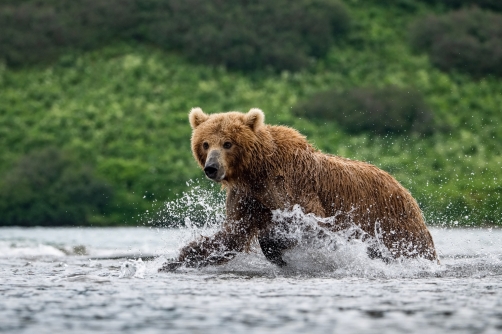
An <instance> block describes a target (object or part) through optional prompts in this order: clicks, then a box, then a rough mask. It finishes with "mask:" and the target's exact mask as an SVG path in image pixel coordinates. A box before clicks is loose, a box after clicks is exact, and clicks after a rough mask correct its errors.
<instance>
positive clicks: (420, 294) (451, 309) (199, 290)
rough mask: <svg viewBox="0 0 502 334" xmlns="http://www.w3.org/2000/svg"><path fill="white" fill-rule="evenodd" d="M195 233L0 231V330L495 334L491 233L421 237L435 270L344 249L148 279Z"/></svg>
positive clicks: (500, 264)
mask: <svg viewBox="0 0 502 334" xmlns="http://www.w3.org/2000/svg"><path fill="white" fill-rule="evenodd" d="M202 232H207V233H210V232H211V231H200V230H194V229H189V228H185V229H155V228H146V227H141V228H140V227H138V228H31V229H24V228H1V229H0V332H5V333H51V334H54V333H67V332H75V333H93V332H105V333H161V332H162V333H306V332H308V333H335V332H336V333H345V334H349V333H501V332H502V230H500V229H495V228H494V229H441V228H433V229H431V232H432V234H433V237H434V240H435V242H436V246H437V249H438V251H439V254H440V257H441V264H440V265H437V264H431V263H428V262H421V261H419V260H407V261H402V262H396V263H391V264H385V263H383V262H382V261H380V260H370V259H368V258H367V256H366V253H365V251H363V250H362V249H361V247H360V245H357V244H347V245H346V246H347V247H345V248H344V249H342V250H338V251H337V252H335V253H336V254H332V256H326V254H324V253H323V254H316V253H315V252H312V253H309V251H305V250H302V252H301V254H300V255H303V256H298V254H296V255H295V254H291V255H290V258H291V259H293V260H294V259H297V262H298V263H297V265H295V266H292V267H287V268H284V269H279V268H277V267H275V266H274V265H271V264H270V263H268V262H267V261H266V260H265V258H264V256H263V255H262V254H261V252H260V251H259V249H258V248H255V249H254V250H253V251H252V252H251V253H249V254H242V255H239V256H238V257H237V258H235V259H234V260H232V261H231V262H230V263H228V264H226V265H223V266H219V267H208V268H204V269H183V268H180V269H178V270H177V271H176V272H170V273H158V272H157V269H158V268H159V267H160V266H161V265H162V263H163V262H164V261H165V259H166V257H167V258H169V257H172V256H175V255H176V252H177V250H178V249H179V247H180V246H181V245H183V244H184V243H185V242H186V241H187V240H190V239H191V238H193V237H194V233H195V234H197V233H202ZM295 256H296V257H295ZM139 258H141V259H142V261H137V259H139ZM127 259H134V261H131V260H127ZM126 264H127V265H128V266H127V267H126ZM134 270H135V271H134Z"/></svg>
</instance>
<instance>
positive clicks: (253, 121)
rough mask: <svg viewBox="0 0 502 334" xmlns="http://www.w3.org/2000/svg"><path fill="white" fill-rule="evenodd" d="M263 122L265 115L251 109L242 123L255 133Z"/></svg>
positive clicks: (256, 109)
mask: <svg viewBox="0 0 502 334" xmlns="http://www.w3.org/2000/svg"><path fill="white" fill-rule="evenodd" d="M264 122H265V114H263V111H261V110H260V109H258V108H252V109H251V110H249V111H248V113H247V114H246V116H245V117H244V123H246V125H247V126H249V127H250V128H251V130H253V131H255V130H256V129H258V128H259V127H260V126H262V125H263V124H264Z"/></svg>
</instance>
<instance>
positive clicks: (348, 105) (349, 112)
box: [293, 86, 434, 135]
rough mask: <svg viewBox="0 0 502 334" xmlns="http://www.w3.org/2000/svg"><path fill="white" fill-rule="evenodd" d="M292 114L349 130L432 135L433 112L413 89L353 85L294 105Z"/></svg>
mask: <svg viewBox="0 0 502 334" xmlns="http://www.w3.org/2000/svg"><path fill="white" fill-rule="evenodd" d="M293 114H294V115H297V116H300V117H307V118H310V119H313V120H318V121H319V120H321V121H336V123H338V124H339V125H340V126H341V127H342V128H343V129H344V130H345V131H347V132H348V133H353V134H356V133H362V132H366V133H374V134H380V135H385V134H399V133H402V134H404V133H414V134H431V133H432V132H433V130H434V129H433V127H434V123H433V114H432V113H431V111H430V110H429V108H428V107H427V105H426V104H425V102H424V100H423V97H422V95H421V94H420V92H419V91H417V90H415V89H413V88H399V87H395V86H388V87H383V88H376V89H375V88H359V87H358V88H353V89H351V90H349V91H347V92H339V91H326V92H321V93H318V94H315V95H314V96H312V97H311V98H310V99H308V100H307V101H304V102H302V103H300V104H298V105H296V106H295V107H294V108H293Z"/></svg>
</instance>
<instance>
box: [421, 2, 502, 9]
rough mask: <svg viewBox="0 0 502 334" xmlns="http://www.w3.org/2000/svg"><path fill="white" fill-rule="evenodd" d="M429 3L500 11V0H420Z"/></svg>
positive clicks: (501, 6)
mask: <svg viewBox="0 0 502 334" xmlns="http://www.w3.org/2000/svg"><path fill="white" fill-rule="evenodd" d="M422 1H424V2H427V3H429V4H440V5H444V6H447V7H452V8H461V7H470V6H477V7H480V8H486V9H492V10H497V11H502V1H500V0H422Z"/></svg>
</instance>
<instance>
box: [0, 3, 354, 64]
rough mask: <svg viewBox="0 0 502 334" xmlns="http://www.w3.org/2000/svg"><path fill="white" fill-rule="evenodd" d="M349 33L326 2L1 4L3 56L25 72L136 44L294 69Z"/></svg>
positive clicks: (338, 11)
mask: <svg viewBox="0 0 502 334" xmlns="http://www.w3.org/2000/svg"><path fill="white" fill-rule="evenodd" d="M348 26H349V17H348V14H347V11H346V9H345V7H344V6H342V5H341V4H340V3H338V2H333V1H329V0H301V1H294V2H291V1H287V0H277V1H267V0H257V1H247V0H235V1H220V0H213V1H202V0H108V1H102V0H72V1H67V0H49V1H45V2H39V1H36V0H28V1H24V2H21V3H20V4H14V3H13V2H6V3H5V4H3V5H0V30H1V31H2V35H1V36H0V57H2V58H4V59H5V60H6V61H7V64H9V65H22V64H26V63H34V62H39V61H45V60H50V59H54V58H55V57H56V56H57V55H58V54H60V53H61V51H62V50H64V49H68V48H80V49H82V48H84V49H86V48H87V49H88V48H94V47H97V46H100V45H102V44H104V43H106V42H109V41H111V40H113V39H135V40H138V41H142V42H149V43H151V42H153V43H155V44H157V45H158V46H160V47H162V48H164V49H168V50H177V51H181V52H182V53H183V54H184V55H186V56H187V57H188V58H190V59H191V60H194V61H197V62H202V63H209V64H218V65H225V66H227V67H228V68H232V69H240V70H254V69H258V68H267V67H271V68H274V69H276V70H283V69H287V70H297V69H299V68H301V67H304V66H307V65H308V64H309V63H310V62H311V59H312V58H319V57H323V56H324V55H325V54H326V53H327V51H328V49H329V47H330V46H331V45H332V44H333V42H334V41H335V39H336V38H338V37H339V36H341V35H342V34H344V33H345V32H346V31H347V29H348Z"/></svg>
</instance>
